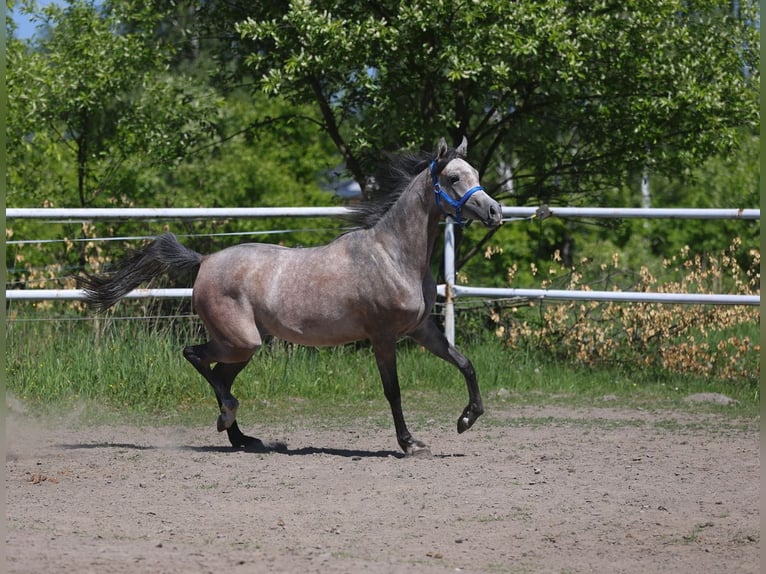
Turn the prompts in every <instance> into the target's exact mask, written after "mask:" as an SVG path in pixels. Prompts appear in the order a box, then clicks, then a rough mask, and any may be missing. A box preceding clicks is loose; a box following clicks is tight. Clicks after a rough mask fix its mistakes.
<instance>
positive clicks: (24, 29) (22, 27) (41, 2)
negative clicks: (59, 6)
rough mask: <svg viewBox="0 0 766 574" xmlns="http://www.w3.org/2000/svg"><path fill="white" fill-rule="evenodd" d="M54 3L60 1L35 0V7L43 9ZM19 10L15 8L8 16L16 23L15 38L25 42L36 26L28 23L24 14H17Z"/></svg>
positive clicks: (27, 18)
mask: <svg viewBox="0 0 766 574" xmlns="http://www.w3.org/2000/svg"><path fill="white" fill-rule="evenodd" d="M56 2H60V0H37V5H38V6H39V7H43V6H47V5H48V4H54V3H56ZM19 8H20V6H17V7H16V10H12V11H11V12H10V14H11V17H12V18H13V21H14V22H16V26H17V28H16V37H17V38H21V39H24V40H26V39H29V38H31V37H32V36H33V35H34V33H35V26H36V24H34V23H32V22H30V21H29V17H28V16H27V15H26V14H19Z"/></svg>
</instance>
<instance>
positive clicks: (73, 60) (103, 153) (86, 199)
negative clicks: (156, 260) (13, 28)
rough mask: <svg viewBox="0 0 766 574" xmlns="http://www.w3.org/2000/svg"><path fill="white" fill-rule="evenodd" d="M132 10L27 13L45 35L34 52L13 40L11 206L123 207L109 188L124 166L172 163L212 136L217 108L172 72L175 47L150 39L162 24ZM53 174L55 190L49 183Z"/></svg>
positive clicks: (90, 7) (81, 0) (91, 5)
mask: <svg viewBox="0 0 766 574" xmlns="http://www.w3.org/2000/svg"><path fill="white" fill-rule="evenodd" d="M128 8H130V9H131V10H130V11H129V12H126V11H125V10H123V9H122V7H121V6H112V5H110V4H105V5H103V7H101V6H100V5H99V4H96V3H95V2H93V1H91V0H72V1H71V2H68V3H67V4H66V5H63V6H62V5H59V4H50V5H48V6H46V7H45V8H42V9H39V12H37V10H36V8H35V5H34V4H33V3H30V4H29V5H28V7H27V10H29V11H32V12H33V13H36V14H37V15H38V16H37V17H38V18H40V19H41V20H42V22H43V23H44V24H45V25H46V26H47V30H48V32H47V34H46V35H45V36H43V37H42V38H40V39H39V40H38V41H37V43H36V44H35V45H34V46H28V45H26V44H25V43H24V42H22V41H20V40H17V39H13V38H12V39H10V40H9V46H8V48H9V49H8V80H7V81H8V95H9V102H12V104H11V105H12V108H11V109H10V110H9V125H8V142H9V145H8V153H9V162H8V164H9V171H8V184H9V185H8V187H9V195H8V198H9V200H10V201H11V202H13V204H15V205H20V204H22V203H26V204H28V202H30V200H31V201H33V202H34V204H36V205H40V204H45V205H55V206H61V205H73V204H74V205H77V206H79V207H91V206H108V205H115V204H116V205H120V204H122V201H121V198H120V197H119V196H117V197H116V196H115V195H114V194H112V193H110V182H111V180H112V179H113V178H114V177H115V173H116V172H117V171H118V170H119V169H120V168H121V167H122V166H123V164H125V163H126V162H139V163H142V164H149V165H153V164H157V165H169V164H172V162H174V161H176V160H177V159H178V158H179V157H181V156H182V155H183V154H184V153H185V152H186V150H187V149H188V148H190V147H193V146H194V145H197V144H199V143H200V141H202V140H203V139H204V138H206V137H207V135H208V134H209V132H210V128H211V123H210V121H211V119H212V117H213V116H214V113H215V112H214V110H215V109H216V107H217V105H218V102H217V101H216V100H215V98H213V97H211V96H212V94H211V93H210V91H207V92H206V93H200V90H201V89H202V91H203V92H204V88H200V87H195V86H194V85H193V84H191V83H190V82H188V81H186V79H185V78H184V77H183V76H181V75H175V76H170V75H168V74H167V70H166V66H167V63H168V61H169V58H170V57H171V56H172V48H171V47H170V46H166V45H164V44H163V43H162V42H161V41H156V40H155V38H154V37H153V34H152V26H153V24H154V22H155V21H156V16H155V15H154V14H152V12H151V11H148V10H146V9H142V8H141V7H140V6H128ZM30 158H31V159H32V161H33V162H34V163H35V164H36V167H38V168H39V172H38V175H37V177H34V172H32V170H30V168H29V165H28V164H27V161H28V160H29V159H30ZM49 167H54V169H56V171H55V172H54V173H55V177H56V180H55V181H54V184H55V186H56V187H53V186H51V184H50V182H48V181H47V180H46V176H47V173H48V169H49ZM30 174H32V175H33V177H32V178H30V177H28V176H29V175H30ZM54 190H55V192H54Z"/></svg>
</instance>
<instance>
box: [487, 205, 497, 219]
mask: <svg viewBox="0 0 766 574" xmlns="http://www.w3.org/2000/svg"><path fill="white" fill-rule="evenodd" d="M489 215H490V216H491V217H495V216H496V215H497V209H495V206H494V205H492V206H490V208H489Z"/></svg>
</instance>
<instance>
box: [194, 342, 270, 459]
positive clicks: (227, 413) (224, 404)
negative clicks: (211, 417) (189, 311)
mask: <svg viewBox="0 0 766 574" xmlns="http://www.w3.org/2000/svg"><path fill="white" fill-rule="evenodd" d="M213 344H214V343H212V342H208V343H205V344H203V345H194V346H190V347H186V348H185V349H184V357H185V358H186V360H187V361H189V362H190V363H191V364H192V365H194V368H195V369H197V371H198V372H199V373H200V374H201V375H202V376H203V377H204V378H205V380H206V381H207V382H208V383H210V386H211V387H213V391H214V392H215V398H216V400H217V401H218V409H219V411H220V414H219V416H218V422H217V427H218V431H219V432H221V431H223V430H226V433H227V434H228V436H229V441H230V442H231V444H232V446H247V445H249V444H252V443H254V442H257V439H255V438H253V437H249V436H247V435H245V434H244V433H242V431H241V430H240V429H239V426H238V425H237V421H236V417H237V409H238V408H239V401H237V399H236V398H235V397H234V395H232V394H231V387H232V384H233V383H234V378H235V377H236V376H237V375H238V374H239V372H240V371H241V370H242V369H244V368H245V366H246V365H247V363H248V362H249V361H250V359H249V357H248V358H247V360H245V361H240V362H237V363H221V362H219V363H218V364H216V366H215V367H214V368H212V369H211V368H210V364H211V363H212V362H213V361H212V359H211V353H210V350H211V349H210V347H211V345H213Z"/></svg>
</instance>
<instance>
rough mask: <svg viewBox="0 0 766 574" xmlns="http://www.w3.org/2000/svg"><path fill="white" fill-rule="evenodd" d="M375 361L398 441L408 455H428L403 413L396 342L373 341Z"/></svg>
mask: <svg viewBox="0 0 766 574" xmlns="http://www.w3.org/2000/svg"><path fill="white" fill-rule="evenodd" d="M372 348H373V351H374V352H375V361H376V362H377V365H378V371H379V372H380V379H381V381H382V382H383V393H384V394H385V395H386V399H388V404H389V405H390V406H391V414H392V415H393V417H394V428H395V429H396V440H397V442H398V443H399V446H400V447H401V449H402V450H403V451H404V452H405V454H407V455H428V454H430V451H429V450H428V447H427V446H426V445H425V443H423V442H421V441H419V440H417V439H415V438H414V437H413V436H412V435H411V434H410V431H409V430H408V429H407V424H406V423H405V422H404V413H403V412H402V396H401V390H400V388H399V376H398V375H397V372H396V340H395V339H393V340H390V341H389V340H386V341H373V344H372Z"/></svg>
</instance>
